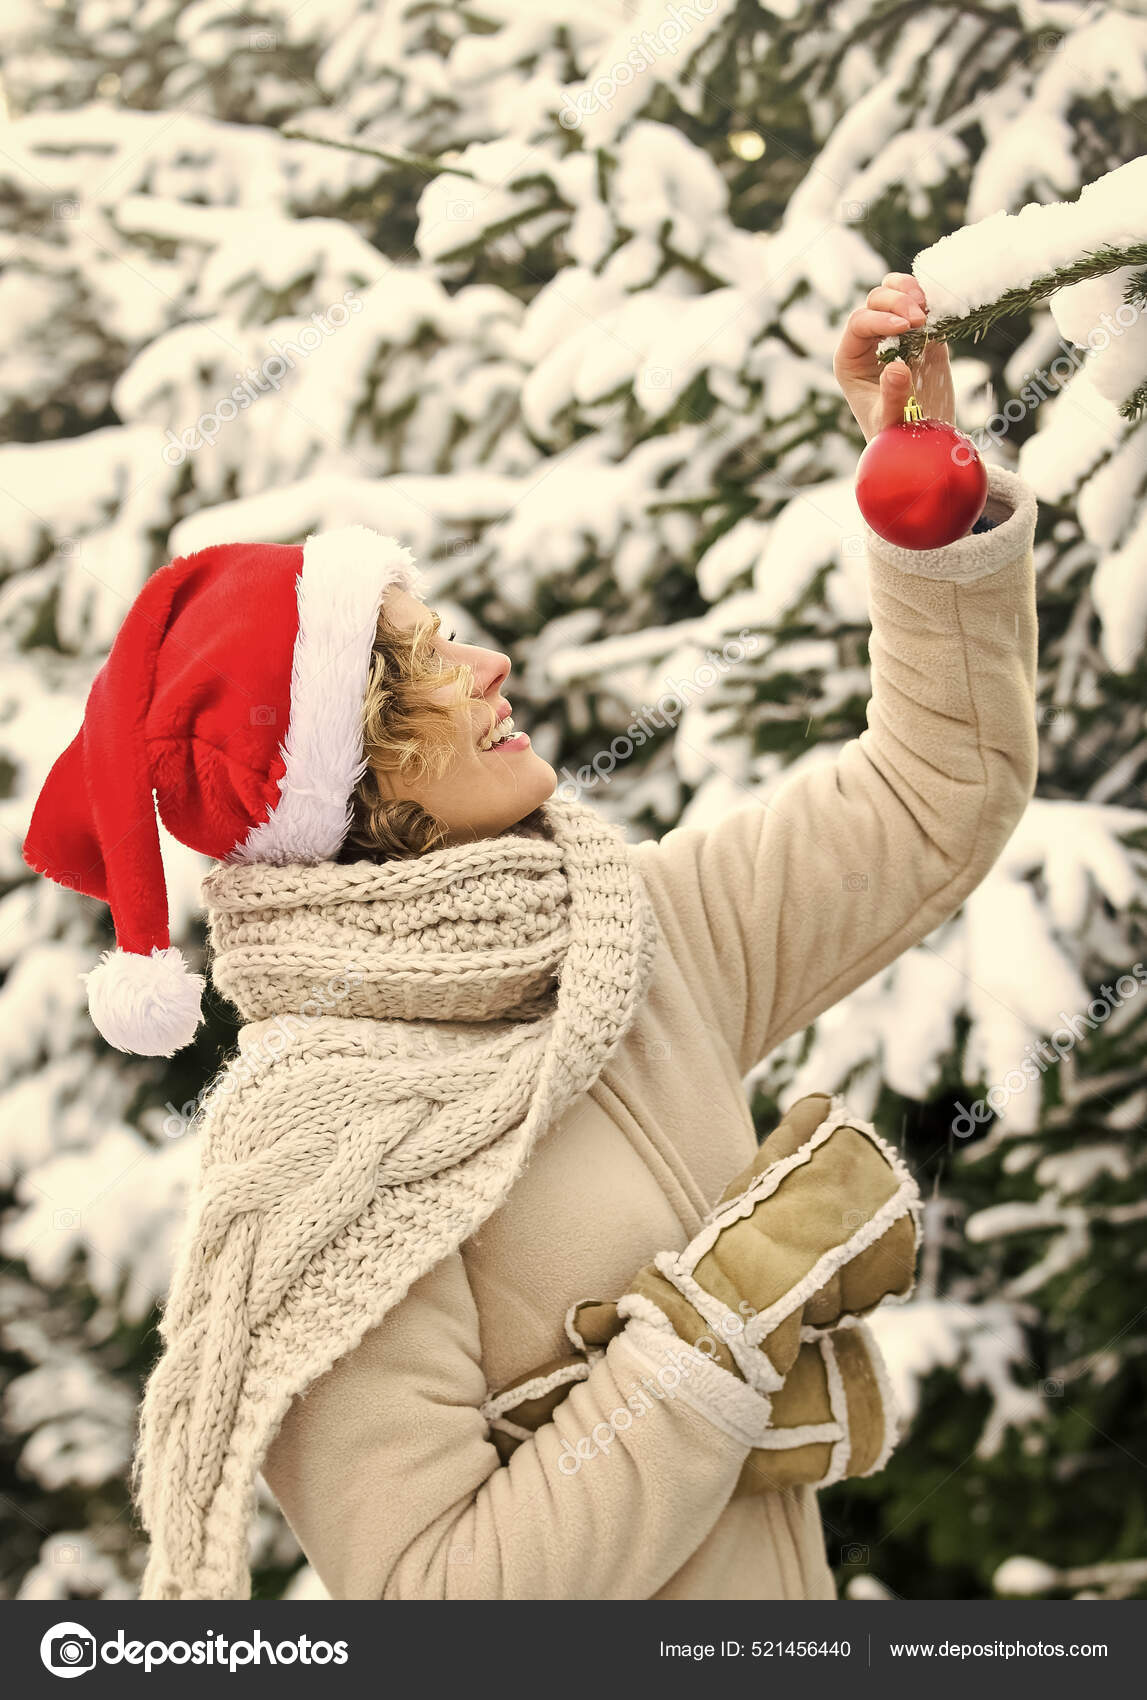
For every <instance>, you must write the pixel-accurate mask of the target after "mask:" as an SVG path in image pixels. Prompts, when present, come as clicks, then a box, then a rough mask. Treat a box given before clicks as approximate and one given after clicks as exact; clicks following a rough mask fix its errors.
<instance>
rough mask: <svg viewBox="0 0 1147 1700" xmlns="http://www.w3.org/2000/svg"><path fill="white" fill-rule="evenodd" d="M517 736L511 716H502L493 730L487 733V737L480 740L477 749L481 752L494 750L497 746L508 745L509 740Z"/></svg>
mask: <svg viewBox="0 0 1147 1700" xmlns="http://www.w3.org/2000/svg"><path fill="white" fill-rule="evenodd" d="M517 736H518V733H517V731H516V729H515V727H514V717H513V715H512V714H504V715H503V716H502V718H501V720H499V722H498V724H497V725H496V726H495V727H494V730H493V731H492V732H491V733H489V734H488V736H487V737H485V738H483V739H482V740H481V742H480V743H479V745H478V748H479V749H480V750H483V751H485V750H496V749H497V748H498V745H499V744H505V743H508V742H509V740H510V739H511V738H516V737H517Z"/></svg>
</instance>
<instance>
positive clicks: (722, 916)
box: [636, 467, 1037, 1073]
mask: <svg viewBox="0 0 1147 1700" xmlns="http://www.w3.org/2000/svg"><path fill="white" fill-rule="evenodd" d="M986 514H987V517H989V518H991V519H993V520H995V521H996V522H997V523H996V525H995V526H994V528H993V529H991V530H987V531H984V532H983V533H980V534H977V535H969V536H967V537H963V538H960V539H959V541H957V542H955V543H951V544H949V545H948V546H947V547H946V548H943V549H934V550H927V551H916V550H908V549H900V548H896V547H894V546H893V545H890V544H887V543H884V542H882V541H881V540H880V539H879V538H877V537H876V536H875V534H874V533H872V532H869V533H868V537H867V541H868V582H869V604H870V615H871V622H872V636H871V642H870V655H871V663H872V688H871V700H870V702H869V705H868V714H867V722H868V724H867V730H866V731H864V732H863V733H861V735H860V737H859V738H855V739H853V740H852V741H851V742H850V743H848V744H846V745H845V747H844V749H843V750H842V751H841V752H840V755H839V756H838V757H837V758H836V759H835V760H834V761H832V762H825V763H823V764H821V765H819V766H817V765H812V766H810V767H809V768H807V769H806V770H805V771H803V772H802V773H800V774H799V775H794V777H793V778H792V779H791V780H789V781H788V782H787V783H786V784H784V785H782V786H781V787H780V788H779V789H778V790H777V791H776V792H774V793H773V794H772V795H771V796H770V797H769V798H768V799H767V800H766V801H763V802H754V803H752V804H751V805H750V806H749V807H747V808H743V809H741V808H739V809H736V810H734V811H733V812H732V813H731V814H729V815H727V816H725V817H724V818H723V819H722V820H720V821H719V822H718V823H717V824H716V825H715V826H712V827H703V826H697V827H678V828H675V829H674V830H673V831H671V832H668V833H666V835H665V836H664V837H663V838H662V839H661V840H660V841H657V842H654V841H649V842H647V843H644V844H639V845H637V846H636V854H637V857H638V862H639V865H640V867H641V869H642V872H643V874H644V876H645V881H646V885H647V888H648V890H649V892H650V895H651V898H652V900H653V903H654V906H655V908H656V910H657V913H658V918H659V921H660V923H661V926H662V929H663V931H664V933H665V934H666V936H667V939H668V942H669V945H670V949H671V950H672V952H673V954H674V956H675V958H676V960H677V963H678V967H679V969H680V971H681V972H683V973H685V974H687V975H688V976H689V978H690V981H691V983H692V984H693V986H694V988H695V991H696V995H697V999H698V1003H699V1005H700V1007H701V1009H702V1011H703V1013H704V1015H705V1017H706V1019H707V1020H708V1021H709V1022H710V1023H711V1024H712V1026H713V1027H714V1028H715V1029H716V1030H717V1031H718V1032H719V1033H721V1034H722V1035H723V1036H724V1037H725V1038H726V1040H727V1042H728V1043H729V1044H730V1045H731V1046H732V1047H733V1048H734V1050H735V1051H736V1054H737V1057H738V1060H739V1064H740V1068H741V1072H742V1073H745V1072H747V1071H748V1070H749V1069H750V1068H752V1067H753V1066H754V1065H755V1064H756V1063H758V1062H759V1061H760V1060H761V1059H762V1058H763V1057H764V1056H766V1055H767V1054H768V1052H769V1051H770V1050H772V1049H773V1047H774V1046H776V1045H778V1044H779V1043H780V1042H781V1041H782V1040H783V1039H785V1038H787V1037H788V1036H789V1035H790V1034H792V1033H795V1032H798V1031H799V1030H800V1029H801V1028H802V1027H805V1026H807V1025H808V1023H809V1022H811V1021H813V1020H814V1019H815V1018H816V1017H817V1016H818V1015H819V1014H820V1013H821V1012H822V1011H823V1010H825V1009H827V1008H828V1007H829V1006H830V1005H831V1004H833V1003H836V1002H837V1001H838V1000H839V999H840V998H842V997H844V996H845V995H846V994H847V993H848V992H850V991H852V990H854V988H855V987H857V986H859V985H861V984H862V983H863V982H864V981H865V980H867V979H869V978H870V977H871V976H872V975H873V974H875V973H877V972H879V970H880V969H882V968H884V967H886V966H887V964H888V963H890V962H892V961H894V960H895V958H896V957H897V956H899V955H900V954H901V953H902V952H903V951H905V950H907V949H908V948H909V947H910V946H911V945H914V944H916V943H918V942H919V941H920V940H921V939H923V938H924V937H926V935H927V934H928V933H930V932H931V931H932V930H933V929H934V928H935V927H937V926H939V925H940V923H941V922H942V921H944V920H946V919H947V918H948V917H949V916H950V915H952V914H953V913H954V912H955V911H956V909H958V908H959V906H960V904H961V903H962V902H963V900H964V898H965V897H966V896H967V895H968V893H969V892H971V891H972V890H973V889H974V888H975V887H976V885H977V884H978V883H979V882H980V880H982V879H983V877H984V875H985V874H986V873H987V872H988V870H989V868H990V867H991V866H992V863H993V862H994V861H995V860H996V858H997V856H998V855H999V853H1000V851H1001V850H1002V849H1003V847H1004V845H1005V844H1006V842H1007V840H1008V838H1009V837H1010V835H1011V833H1012V831H1013V830H1014V828H1015V826H1016V824H1017V822H1018V821H1019V818H1020V816H1021V815H1022V813H1023V811H1024V809H1025V807H1026V805H1027V802H1028V800H1029V798H1030V797H1031V794H1032V791H1033V789H1034V786H1035V776H1036V762H1037V738H1036V726H1035V667H1036V617H1035V571H1034V565H1033V558H1032V545H1033V538H1034V533H1035V521H1036V503H1035V498H1034V496H1033V494H1032V492H1031V491H1030V489H1029V488H1028V486H1027V485H1026V484H1024V483H1023V481H1022V480H1021V479H1020V478H1018V477H1017V476H1016V475H1015V474H1012V473H1009V472H1006V471H1004V470H1002V469H1001V468H998V467H993V468H991V469H990V472H989V499H988V507H987V509H986Z"/></svg>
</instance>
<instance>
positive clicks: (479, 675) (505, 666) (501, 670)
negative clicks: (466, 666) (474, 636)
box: [474, 649, 510, 697]
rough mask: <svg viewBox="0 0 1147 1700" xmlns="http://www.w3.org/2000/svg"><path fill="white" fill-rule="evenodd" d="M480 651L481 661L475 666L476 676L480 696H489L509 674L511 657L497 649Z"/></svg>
mask: <svg viewBox="0 0 1147 1700" xmlns="http://www.w3.org/2000/svg"><path fill="white" fill-rule="evenodd" d="M478 653H479V655H480V656H481V661H480V662H478V663H477V664H476V665H475V667H474V677H475V681H476V683H477V686H478V694H479V696H483V697H488V696H489V695H490V693H491V691H497V690H498V689H499V688H500V687H501V685H502V683H503V681H504V680H505V679H506V677H507V676H508V674H509V671H510V657H509V656H508V655H503V654H502V653H501V651H500V650H497V649H482V650H479V651H478Z"/></svg>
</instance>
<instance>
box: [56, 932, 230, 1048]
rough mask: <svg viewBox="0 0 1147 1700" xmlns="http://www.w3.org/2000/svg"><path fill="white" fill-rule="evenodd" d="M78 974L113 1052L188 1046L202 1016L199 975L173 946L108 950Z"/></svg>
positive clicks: (201, 993)
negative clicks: (141, 950)
mask: <svg viewBox="0 0 1147 1700" xmlns="http://www.w3.org/2000/svg"><path fill="white" fill-rule="evenodd" d="M80 978H81V979H82V980H83V981H84V983H85V985H86V986H87V988H88V1008H89V1009H90V1010H91V1015H92V1020H93V1022H94V1023H95V1025H96V1028H97V1030H98V1031H99V1032H100V1033H102V1034H103V1036H104V1038H105V1039H106V1040H107V1042H108V1044H109V1045H114V1046H115V1048H116V1050H117V1051H128V1052H130V1053H132V1054H133V1055H135V1056H140V1057H171V1056H174V1055H175V1053H176V1051H181V1050H182V1049H183V1047H184V1045H189V1044H190V1043H191V1041H192V1039H194V1037H195V1033H196V1029H197V1028H198V1026H199V1023H200V1021H201V1020H202V1018H203V1012H202V1009H201V1007H200V999H201V997H202V995H203V976H202V974H193V973H192V972H191V970H190V968H189V967H188V965H187V963H186V962H185V961H184V959H183V957H182V956H181V955H180V953H179V951H178V950H177V949H176V948H175V946H174V945H169V946H168V947H167V949H166V950H159V949H155V950H153V951H152V952H151V955H150V956H142V955H140V954H139V953H138V952H137V951H130V950H108V951H105V952H104V954H103V956H102V957H101V958H100V962H99V967H98V968H93V969H92V971H91V973H90V974H81V976H80Z"/></svg>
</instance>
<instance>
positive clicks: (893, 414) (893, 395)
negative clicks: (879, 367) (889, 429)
mask: <svg viewBox="0 0 1147 1700" xmlns="http://www.w3.org/2000/svg"><path fill="white" fill-rule="evenodd" d="M911 392H912V372H911V369H910V367H909V366H908V363H907V361H904V360H890V361H889V362H888V364H887V366H885V368H884V370H883V371H882V372H881V374H880V404H881V406H880V428H881V430H882V431H883V430H884V429H885V427H886V426H889V425H898V424H899V423H900V422H901V420H902V419H903V418H904V404H905V402H906V401H907V400H908V397H909V395H910V394H911Z"/></svg>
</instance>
